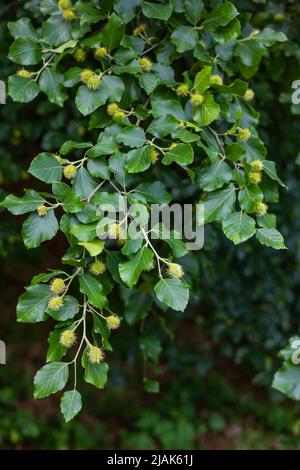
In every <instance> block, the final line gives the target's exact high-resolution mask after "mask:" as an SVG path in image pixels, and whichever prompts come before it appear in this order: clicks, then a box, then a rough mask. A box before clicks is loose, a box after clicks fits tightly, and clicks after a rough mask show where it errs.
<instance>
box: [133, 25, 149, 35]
mask: <svg viewBox="0 0 300 470" xmlns="http://www.w3.org/2000/svg"><path fill="white" fill-rule="evenodd" d="M145 30H146V25H145V24H140V25H139V26H137V27H136V28H134V30H133V35H134V36H139V35H140V34H141V33H144V32H145Z"/></svg>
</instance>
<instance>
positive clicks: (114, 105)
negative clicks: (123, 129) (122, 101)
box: [106, 103, 120, 116]
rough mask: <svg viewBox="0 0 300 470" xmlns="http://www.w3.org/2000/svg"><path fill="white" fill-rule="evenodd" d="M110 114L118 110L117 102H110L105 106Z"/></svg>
mask: <svg viewBox="0 0 300 470" xmlns="http://www.w3.org/2000/svg"><path fill="white" fill-rule="evenodd" d="M106 110H107V112H108V114H109V115H110V116H114V115H115V114H116V113H117V112H119V111H120V108H119V105H117V103H110V104H109V105H108V106H107V108H106Z"/></svg>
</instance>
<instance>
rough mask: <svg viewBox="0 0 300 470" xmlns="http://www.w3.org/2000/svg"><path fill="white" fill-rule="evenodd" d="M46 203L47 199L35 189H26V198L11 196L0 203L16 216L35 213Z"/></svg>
mask: <svg viewBox="0 0 300 470" xmlns="http://www.w3.org/2000/svg"><path fill="white" fill-rule="evenodd" d="M44 202H45V199H44V198H43V197H42V196H40V194H39V193H37V192H36V191H34V190H33V189H28V190H26V189H25V194H24V196H22V197H17V196H14V195H13V194H9V195H8V196H6V198H5V199H4V201H1V202H0V206H1V207H5V208H6V209H8V210H9V212H11V213H12V214H14V215H21V214H26V212H33V211H35V210H36V209H37V208H38V206H40V205H41V204H43V203H44Z"/></svg>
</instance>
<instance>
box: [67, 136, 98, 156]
mask: <svg viewBox="0 0 300 470" xmlns="http://www.w3.org/2000/svg"><path fill="white" fill-rule="evenodd" d="M92 146H93V144H91V143H90V142H75V141H74V140H67V141H66V142H64V144H63V145H62V146H61V148H60V150H59V153H60V154H61V155H67V154H68V153H70V152H71V151H72V150H73V149H88V148H90V147H92Z"/></svg>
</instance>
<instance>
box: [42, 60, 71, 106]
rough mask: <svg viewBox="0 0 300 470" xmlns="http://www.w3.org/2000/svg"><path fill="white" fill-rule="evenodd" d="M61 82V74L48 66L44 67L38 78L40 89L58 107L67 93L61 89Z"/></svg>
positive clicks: (62, 77)
mask: <svg viewBox="0 0 300 470" xmlns="http://www.w3.org/2000/svg"><path fill="white" fill-rule="evenodd" d="M63 83H64V76H63V74H62V73H60V72H57V71H56V70H54V69H52V68H50V67H47V68H45V70H44V71H43V72H42V73H41V76H40V79H39V86H40V89H41V90H42V91H43V92H44V93H46V95H47V97H48V99H49V101H50V102H51V103H54V104H57V105H58V106H60V107H62V106H63V104H64V102H65V101H66V99H67V98H68V95H66V93H64V92H63V91H62V85H63Z"/></svg>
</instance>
